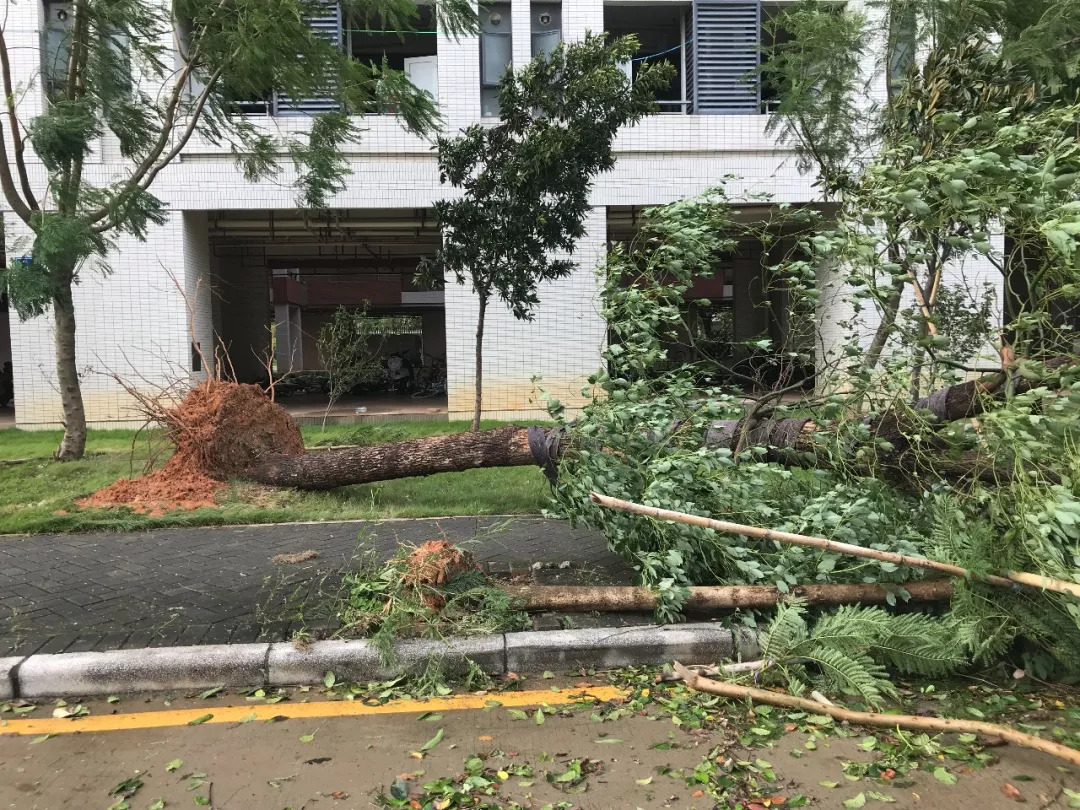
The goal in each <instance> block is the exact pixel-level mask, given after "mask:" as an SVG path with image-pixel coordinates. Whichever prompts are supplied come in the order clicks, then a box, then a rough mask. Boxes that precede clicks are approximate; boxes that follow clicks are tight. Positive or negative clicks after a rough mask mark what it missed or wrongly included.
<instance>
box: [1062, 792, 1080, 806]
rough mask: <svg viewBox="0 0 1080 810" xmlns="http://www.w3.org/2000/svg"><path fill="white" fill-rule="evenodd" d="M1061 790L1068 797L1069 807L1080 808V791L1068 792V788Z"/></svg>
mask: <svg viewBox="0 0 1080 810" xmlns="http://www.w3.org/2000/svg"><path fill="white" fill-rule="evenodd" d="M1062 790H1063V791H1064V793H1065V795H1066V796H1068V797H1069V807H1080V791H1077V790H1069V788H1062Z"/></svg>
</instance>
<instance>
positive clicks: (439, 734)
mask: <svg viewBox="0 0 1080 810" xmlns="http://www.w3.org/2000/svg"><path fill="white" fill-rule="evenodd" d="M443 733H444V732H443V729H441V728H440V729H439V730H438V731H436V732H435V736H434V737H432V738H431V739H430V740H428V741H427V742H426V743H424V744H423V745H421V746H420V750H421V751H424V752H426V751H430V750H431V749H432V748H434V747H435V746H436V745H438V744H439V743H441V742H442V740H443Z"/></svg>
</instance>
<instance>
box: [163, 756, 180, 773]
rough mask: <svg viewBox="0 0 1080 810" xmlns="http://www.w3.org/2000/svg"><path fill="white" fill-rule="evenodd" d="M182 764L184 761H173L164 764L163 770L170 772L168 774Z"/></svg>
mask: <svg viewBox="0 0 1080 810" xmlns="http://www.w3.org/2000/svg"><path fill="white" fill-rule="evenodd" d="M183 764H184V760H182V759H174V760H173V761H172V762H167V763H165V770H167V771H170V772H171V771H175V770H176V769H177V768H179V767H180V766H181V765H183Z"/></svg>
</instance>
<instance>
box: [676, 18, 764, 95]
mask: <svg viewBox="0 0 1080 810" xmlns="http://www.w3.org/2000/svg"><path fill="white" fill-rule="evenodd" d="M693 17H694V20H693V22H694V58H693V71H692V84H693V91H692V94H691V97H692V98H693V101H694V112H695V113H698V114H701V115H723V114H729V115H730V114H740V113H741V114H755V113H758V112H760V106H761V83H760V80H759V77H758V76H757V69H758V64H759V60H760V56H761V53H760V51H759V47H760V40H761V3H760V2H759V0H694V4H693Z"/></svg>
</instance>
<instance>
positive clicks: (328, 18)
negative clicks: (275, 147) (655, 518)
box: [276, 0, 345, 115]
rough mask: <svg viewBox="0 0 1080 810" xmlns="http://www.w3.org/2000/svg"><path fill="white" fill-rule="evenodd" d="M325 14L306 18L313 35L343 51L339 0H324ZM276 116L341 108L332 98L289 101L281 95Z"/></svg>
mask: <svg viewBox="0 0 1080 810" xmlns="http://www.w3.org/2000/svg"><path fill="white" fill-rule="evenodd" d="M325 8H326V13H325V14H321V15H319V16H318V17H310V18H308V25H310V26H311V27H312V28H313V29H314V30H315V33H316V34H317V35H318V36H320V37H321V38H323V39H325V40H326V41H327V42H330V43H331V44H333V45H334V47H336V48H338V49H339V50H343V49H344V47H345V40H344V36H343V29H344V26H343V25H342V19H341V3H340V2H339V0H326V3H325ZM276 109H277V114H278V115H318V114H319V113H325V112H336V111H337V110H339V109H341V106H340V105H339V104H338V102H337V101H336V100H335V99H333V98H329V97H327V98H300V99H295V100H294V99H290V98H288V97H286V96H283V95H278V96H277V104H276Z"/></svg>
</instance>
